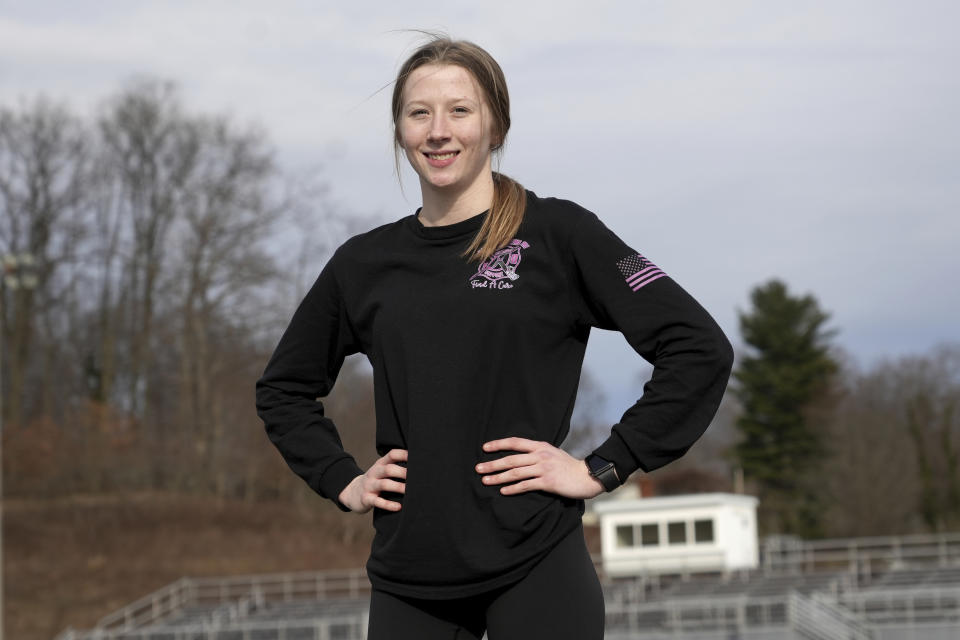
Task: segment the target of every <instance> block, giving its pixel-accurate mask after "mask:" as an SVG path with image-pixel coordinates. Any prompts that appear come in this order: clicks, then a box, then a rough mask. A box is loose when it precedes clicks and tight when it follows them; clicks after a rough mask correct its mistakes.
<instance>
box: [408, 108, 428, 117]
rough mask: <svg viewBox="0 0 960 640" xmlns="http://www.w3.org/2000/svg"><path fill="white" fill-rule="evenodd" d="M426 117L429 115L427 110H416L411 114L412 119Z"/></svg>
mask: <svg viewBox="0 0 960 640" xmlns="http://www.w3.org/2000/svg"><path fill="white" fill-rule="evenodd" d="M425 115H427V110H426V109H414V110H413V111H411V112H410V117H411V118H418V117H421V116H425Z"/></svg>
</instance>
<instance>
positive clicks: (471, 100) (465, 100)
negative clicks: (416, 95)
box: [403, 96, 480, 109]
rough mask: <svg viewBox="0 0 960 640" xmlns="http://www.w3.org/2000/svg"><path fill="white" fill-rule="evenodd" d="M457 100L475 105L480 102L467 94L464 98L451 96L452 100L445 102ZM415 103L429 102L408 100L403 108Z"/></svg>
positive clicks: (449, 102)
mask: <svg viewBox="0 0 960 640" xmlns="http://www.w3.org/2000/svg"><path fill="white" fill-rule="evenodd" d="M455 102H469V103H470V104H474V105H476V104H480V103H479V102H477V101H476V100H474V99H473V98H469V97H467V96H463V97H462V98H451V99H450V100H447V101H446V102H445V103H446V104H452V103H455ZM414 104H423V105H426V104H427V102H425V101H423V100H407V101H406V102H404V103H403V108H404V109H406V108H408V107H410V106H411V105H414Z"/></svg>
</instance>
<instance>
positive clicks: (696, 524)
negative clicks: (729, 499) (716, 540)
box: [693, 520, 713, 542]
mask: <svg viewBox="0 0 960 640" xmlns="http://www.w3.org/2000/svg"><path fill="white" fill-rule="evenodd" d="M693 541H694V542H713V520H694V521H693Z"/></svg>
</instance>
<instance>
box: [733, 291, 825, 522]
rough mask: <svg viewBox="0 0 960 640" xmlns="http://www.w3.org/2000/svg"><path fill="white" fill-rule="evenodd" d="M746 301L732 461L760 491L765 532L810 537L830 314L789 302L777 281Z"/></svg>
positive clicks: (811, 304) (808, 303) (802, 300)
mask: <svg viewBox="0 0 960 640" xmlns="http://www.w3.org/2000/svg"><path fill="white" fill-rule="evenodd" d="M750 298H751V302H752V304H753V308H752V310H751V311H750V312H749V313H743V312H741V313H739V314H738V315H739V319H740V331H741V333H742V335H743V339H744V341H745V342H746V344H747V345H748V347H749V352H748V353H747V354H746V355H745V356H744V357H741V358H740V359H739V363H738V366H737V368H736V369H735V371H734V374H733V375H734V380H735V381H736V383H737V384H736V388H735V393H736V395H737V397H738V398H739V400H740V403H741V405H742V407H743V413H742V415H741V416H740V417H739V418H738V420H737V427H738V429H739V430H740V432H741V436H742V438H741V440H740V441H739V442H738V444H737V445H736V447H735V449H734V455H735V457H736V459H737V460H738V462H739V464H740V466H741V468H742V469H743V471H744V474H745V475H746V477H747V478H748V479H749V480H752V481H753V483H755V485H756V486H757V489H758V491H759V493H760V496H759V497H760V501H761V502H760V508H761V518H762V520H761V521H762V523H763V524H764V528H765V529H767V530H768V531H770V532H773V531H777V532H780V533H790V534H796V535H802V536H807V537H809V536H815V535H817V533H818V529H819V527H818V522H819V520H820V513H822V509H821V508H820V507H821V505H819V504H818V500H817V495H818V492H817V488H816V484H815V483H816V478H817V475H816V469H817V466H818V462H819V460H820V459H821V456H822V454H823V443H822V442H821V441H820V438H819V436H818V429H817V425H814V424H811V420H810V416H809V409H810V408H811V407H812V406H813V405H814V404H815V403H816V402H817V401H818V400H819V399H820V398H822V397H823V396H824V394H825V393H826V392H827V391H828V390H829V388H830V386H831V385H830V383H831V378H832V376H833V374H834V373H835V372H836V371H837V368H838V367H837V363H836V362H835V361H834V359H833V358H832V357H831V355H830V348H829V344H828V340H829V338H830V337H831V336H832V334H833V332H832V331H830V330H827V329H825V327H824V324H825V323H826V321H827V320H828V318H829V315H828V314H827V313H825V312H824V311H822V310H821V309H820V306H819V304H818V303H817V300H816V298H814V297H813V296H812V295H807V296H803V297H794V296H791V295H790V293H789V292H788V291H787V287H786V285H785V284H784V283H783V282H780V281H779V280H771V281H770V282H768V283H766V284H763V285H760V286H758V287H756V288H754V290H753V291H752V292H751V296H750Z"/></svg>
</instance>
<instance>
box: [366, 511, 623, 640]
mask: <svg viewBox="0 0 960 640" xmlns="http://www.w3.org/2000/svg"><path fill="white" fill-rule="evenodd" d="M603 623H604V606H603V592H602V591H601V590H600V580H599V579H598V578H597V572H596V571H595V570H594V568H593V562H592V561H591V560H590V554H589V553H588V552H587V546H586V544H585V542H584V539H583V527H577V528H576V529H574V530H573V532H571V533H570V534H569V535H568V536H566V537H565V538H564V539H563V540H561V541H560V542H559V543H558V544H557V546H556V547H555V548H554V549H552V550H551V551H550V553H548V554H547V555H546V556H545V557H544V558H543V559H542V560H541V561H540V562H539V563H537V564H536V566H534V567H533V569H532V570H531V571H530V573H529V574H527V576H526V577H525V578H523V579H522V580H520V581H519V582H515V583H513V584H510V585H507V586H505V587H500V588H498V589H494V590H493V591H489V592H487V593H482V594H479V595H475V596H469V597H465V598H456V599H454V600H427V599H422V598H411V597H407V596H398V595H395V594H392V593H387V592H385V591H380V590H379V589H374V590H373V591H372V592H371V594H370V625H369V627H368V629H367V640H480V638H481V637H482V636H483V634H484V631H486V632H487V633H488V639H489V640H602V638H603Z"/></svg>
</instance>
